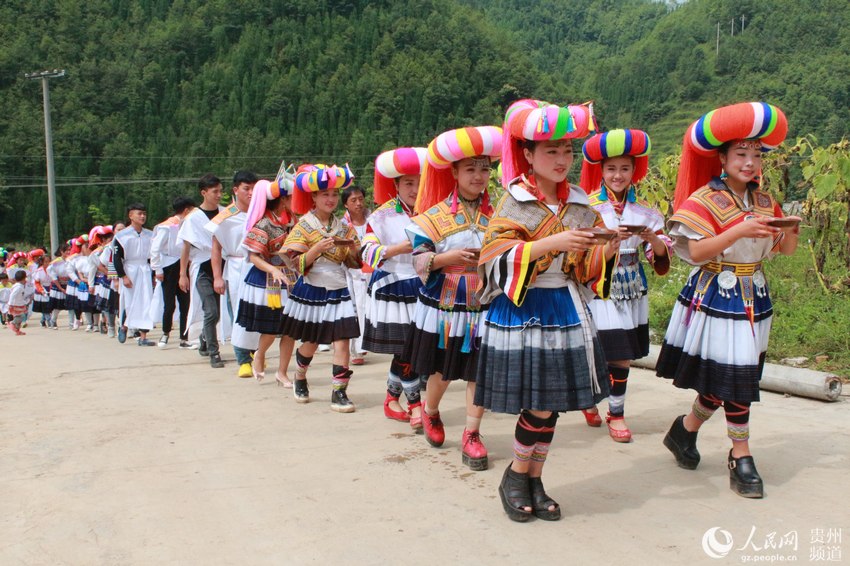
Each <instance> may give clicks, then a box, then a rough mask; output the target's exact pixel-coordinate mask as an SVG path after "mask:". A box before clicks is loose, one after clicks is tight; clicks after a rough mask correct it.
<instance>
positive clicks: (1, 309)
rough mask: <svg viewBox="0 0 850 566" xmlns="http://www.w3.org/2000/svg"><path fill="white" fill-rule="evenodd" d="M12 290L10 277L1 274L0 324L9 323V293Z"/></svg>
mask: <svg viewBox="0 0 850 566" xmlns="http://www.w3.org/2000/svg"><path fill="white" fill-rule="evenodd" d="M11 289H12V283H11V282H10V281H9V275H8V274H7V273H6V272H5V271H3V272H0V323H2V324H4V325H5V324H6V323H7V322H8V321H9V293H10V292H11Z"/></svg>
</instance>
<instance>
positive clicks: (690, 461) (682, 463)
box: [664, 415, 699, 470]
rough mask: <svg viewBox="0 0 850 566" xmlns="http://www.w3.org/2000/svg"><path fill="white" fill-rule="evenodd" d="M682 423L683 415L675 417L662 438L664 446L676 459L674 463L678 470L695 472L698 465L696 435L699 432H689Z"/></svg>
mask: <svg viewBox="0 0 850 566" xmlns="http://www.w3.org/2000/svg"><path fill="white" fill-rule="evenodd" d="M684 421H685V415H680V416H678V417H676V420H675V421H673V425H672V426H671V427H670V430H669V431H668V432H667V436H665V437H664V446H666V447H667V448H668V449H669V450H670V452H672V453H673V456H675V457H676V462H677V463H678V464H679V467H680V468H684V469H686V470H696V469H697V465H699V452H698V451H697V434H699V432H698V431H697V432H689V431H688V430H687V429H686V428H685V422H684Z"/></svg>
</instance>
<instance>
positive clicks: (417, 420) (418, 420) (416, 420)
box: [407, 401, 424, 433]
mask: <svg viewBox="0 0 850 566" xmlns="http://www.w3.org/2000/svg"><path fill="white" fill-rule="evenodd" d="M416 408H418V409H419V416H416V417H414V416H413V409H416ZM423 410H424V409H423V408H422V402H421V401H419V402H418V403H413V404H412V405H409V406H408V407H407V414H408V415H409V416H410V428H412V429H413V430H414V432H417V433H418V432H422V412H423Z"/></svg>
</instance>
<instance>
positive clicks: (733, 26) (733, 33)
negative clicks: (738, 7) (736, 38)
mask: <svg viewBox="0 0 850 566" xmlns="http://www.w3.org/2000/svg"><path fill="white" fill-rule="evenodd" d="M729 35H735V18H732V31H731V33H730V34H729Z"/></svg>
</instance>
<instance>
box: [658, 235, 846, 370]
mask: <svg viewBox="0 0 850 566" xmlns="http://www.w3.org/2000/svg"><path fill="white" fill-rule="evenodd" d="M804 236H805V234H804V235H803V236H801V238H800V247H799V248H797V252H796V253H795V254H794V255H793V256H776V257H774V258H773V259H771V260H769V261H767V262H765V274H766V276H767V281H768V286H769V288H770V296H771V299H772V300H773V327H772V330H771V333H770V343H769V345H768V350H767V357H768V361H770V362H773V363H778V362H779V360H781V359H782V358H795V357H806V358H808V362H806V364H805V367H808V368H811V369H816V370H821V371H828V372H831V373H834V374H836V375H838V376H841V377H843V378H844V379H845V380H847V379H850V297H848V296H846V295H839V294H835V293H827V292H826V291H824V289H823V288H822V287H821V285H820V283H819V282H818V279H817V276H816V275H815V272H814V268H813V264H812V254H811V252H810V251H809V249H808V247H806V245H805V241H806V240H805V237H804ZM691 269H692V267H691V266H690V265H688V264H686V263H685V262H684V261H681V260H674V261H673V265H672V267H671V269H670V273H669V274H668V275H667V276H666V277H657V276H655V275H654V273H652V270H651V269H648V270H647V283H648V285H649V326H650V331H651V333H652V335H653V342H655V343H661V341H662V339H663V338H664V332H665V331H666V329H667V324H668V322H669V320H670V313H671V312H672V310H673V305H674V303H675V300H676V297H677V296H678V294H679V291H681V289H682V287H683V286H684V284H685V282H686V281H687V278H688V274H689V273H690V272H691ZM817 356H827V359H826V360H823V361H821V362H817V361H816V360H815V358H816V357H817Z"/></svg>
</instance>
